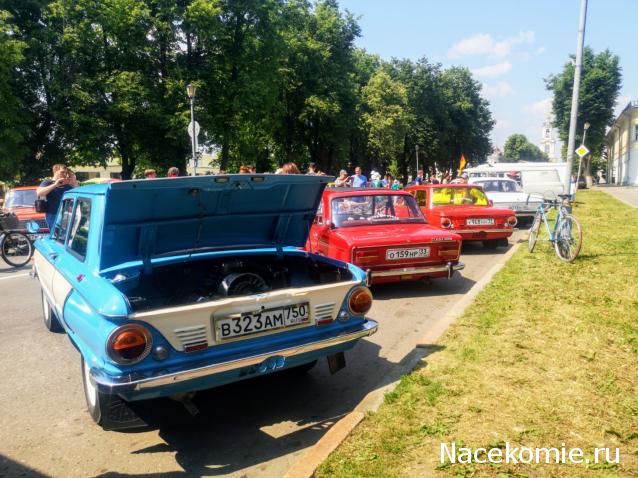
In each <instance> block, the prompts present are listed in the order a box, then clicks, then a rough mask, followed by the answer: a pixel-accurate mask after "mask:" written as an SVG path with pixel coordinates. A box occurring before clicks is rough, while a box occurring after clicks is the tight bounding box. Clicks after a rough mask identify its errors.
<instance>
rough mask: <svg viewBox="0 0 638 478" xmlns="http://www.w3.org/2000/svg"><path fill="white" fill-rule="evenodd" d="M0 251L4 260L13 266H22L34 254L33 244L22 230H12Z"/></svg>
mask: <svg viewBox="0 0 638 478" xmlns="http://www.w3.org/2000/svg"><path fill="white" fill-rule="evenodd" d="M0 253H1V254H2V258H3V259H4V261H5V262H6V263H7V264H9V265H10V266H13V267H22V266H23V265H25V264H26V263H27V262H29V259H31V256H32V255H33V244H31V241H30V240H29V238H28V237H27V236H25V235H24V234H22V233H21V232H10V233H8V234H6V235H5V236H4V238H3V240H2V247H1V248H0Z"/></svg>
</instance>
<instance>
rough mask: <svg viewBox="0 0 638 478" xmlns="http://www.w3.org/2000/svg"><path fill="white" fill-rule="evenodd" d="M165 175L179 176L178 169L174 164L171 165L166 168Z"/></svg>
mask: <svg viewBox="0 0 638 478" xmlns="http://www.w3.org/2000/svg"><path fill="white" fill-rule="evenodd" d="M166 177H168V178H177V177H179V169H177V168H176V167H175V166H171V167H170V168H168V174H167V175H166Z"/></svg>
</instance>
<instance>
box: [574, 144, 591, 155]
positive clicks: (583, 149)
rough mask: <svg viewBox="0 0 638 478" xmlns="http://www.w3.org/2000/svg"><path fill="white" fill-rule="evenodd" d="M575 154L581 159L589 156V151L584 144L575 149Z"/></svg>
mask: <svg viewBox="0 0 638 478" xmlns="http://www.w3.org/2000/svg"><path fill="white" fill-rule="evenodd" d="M576 154H577V155H578V156H579V157H581V158H583V157H585V156H587V155H588V154H589V150H588V149H587V147H586V146H585V145H584V144H581V145H580V146H579V147H578V148H576Z"/></svg>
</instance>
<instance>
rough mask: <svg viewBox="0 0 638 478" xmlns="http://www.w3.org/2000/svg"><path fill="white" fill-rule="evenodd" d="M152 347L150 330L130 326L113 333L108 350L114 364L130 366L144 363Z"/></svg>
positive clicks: (138, 326)
mask: <svg viewBox="0 0 638 478" xmlns="http://www.w3.org/2000/svg"><path fill="white" fill-rule="evenodd" d="M152 345H153V339H152V337H151V334H150V332H149V331H148V330H146V329H145V328H144V327H142V326H141V325H138V324H129V325H124V326H122V327H119V328H117V329H115V330H114V331H113V332H111V335H110V336H109V339H108V341H107V344H106V350H107V352H108V354H109V357H111V359H112V360H113V361H114V362H116V363H119V364H122V365H128V364H133V363H137V362H140V361H142V360H143V359H144V358H145V357H146V356H147V355H148V353H149V352H150V351H151V346H152Z"/></svg>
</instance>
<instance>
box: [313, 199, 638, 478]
mask: <svg viewBox="0 0 638 478" xmlns="http://www.w3.org/2000/svg"><path fill="white" fill-rule="evenodd" d="M578 200H579V203H578V204H577V205H576V207H575V208H574V214H575V215H576V216H577V217H578V218H579V219H580V220H581V223H582V225H583V236H584V245H583V250H582V252H581V256H580V257H579V258H578V259H577V261H576V262H575V263H574V264H564V263H562V262H560V261H559V260H558V259H557V258H556V256H555V255H554V252H553V249H551V248H550V244H549V243H548V242H542V241H541V242H539V244H538V245H537V246H536V250H535V252H534V253H533V254H530V253H528V252H527V248H526V247H525V246H524V247H521V248H520V249H519V251H518V252H517V253H516V254H515V255H514V257H513V258H512V259H511V260H510V261H509V262H508V264H507V265H506V266H505V267H504V268H503V269H502V270H501V271H500V272H499V273H498V274H497V275H496V277H495V278H494V280H493V281H492V282H491V283H490V284H489V285H488V286H487V287H486V289H485V290H484V291H483V292H482V293H481V294H480V295H479V297H478V299H477V301H476V303H475V304H474V305H472V306H471V307H470V309H469V310H468V311H467V312H466V313H465V314H464V316H463V317H462V318H461V319H460V320H459V321H458V322H457V323H456V324H455V325H453V326H452V327H451V328H450V330H449V331H448V332H447V333H446V335H445V336H444V337H443V339H442V340H441V341H440V345H442V346H443V348H442V349H441V350H440V351H438V352H434V353H433V354H431V355H429V356H428V357H427V358H426V360H424V361H423V363H422V366H421V367H420V368H419V369H418V370H416V371H414V372H413V373H411V374H410V375H407V376H405V377H404V378H403V379H402V380H401V383H400V385H399V386H398V387H397V388H396V390H395V391H394V392H392V393H390V394H388V395H386V399H385V403H384V404H383V405H382V406H381V408H380V409H379V411H378V412H377V413H375V414H371V415H369V416H368V417H366V419H365V420H364V421H363V422H362V424H361V425H360V426H359V427H357V428H356V430H355V431H354V432H353V433H352V435H351V436H350V437H349V438H348V439H347V440H346V441H345V442H344V443H343V444H342V445H341V446H340V447H339V448H338V449H337V450H336V451H335V452H334V453H333V454H332V455H331V456H330V457H329V458H328V460H327V461H326V462H325V463H323V465H322V466H321V467H320V469H319V470H318V472H317V476H347V477H352V476H365V477H373V476H379V477H386V476H432V475H434V476H561V477H562V476H565V477H571V476H638V210H636V209H633V208H630V207H628V206H626V205H624V204H622V203H620V202H618V201H616V200H615V199H612V198H610V197H609V196H607V195H606V194H604V193H601V192H596V191H583V192H581V193H579V198H578ZM544 237H545V236H544V234H542V235H541V239H543V238H544ZM442 442H443V443H448V444H451V443H452V442H455V443H456V444H457V446H463V447H470V448H478V447H483V448H493V447H497V448H503V447H504V444H505V442H509V444H510V446H527V447H534V448H536V447H559V448H560V447H561V446H563V444H564V446H565V447H566V448H574V447H579V448H581V449H582V450H583V451H584V453H585V455H584V458H586V459H590V461H592V462H590V463H589V464H585V463H583V464H578V465H577V464H565V465H563V464H542V465H535V464H529V465H527V464H520V463H519V464H512V463H510V464H500V465H492V464H458V463H455V464H451V463H449V461H445V462H444V463H441V462H440V450H441V443H442ZM597 447H610V448H612V450H614V451H613V452H612V455H611V457H612V458H613V457H614V453H615V448H619V449H620V463H619V464H601V463H599V464H594V463H593V453H594V448H597Z"/></svg>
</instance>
